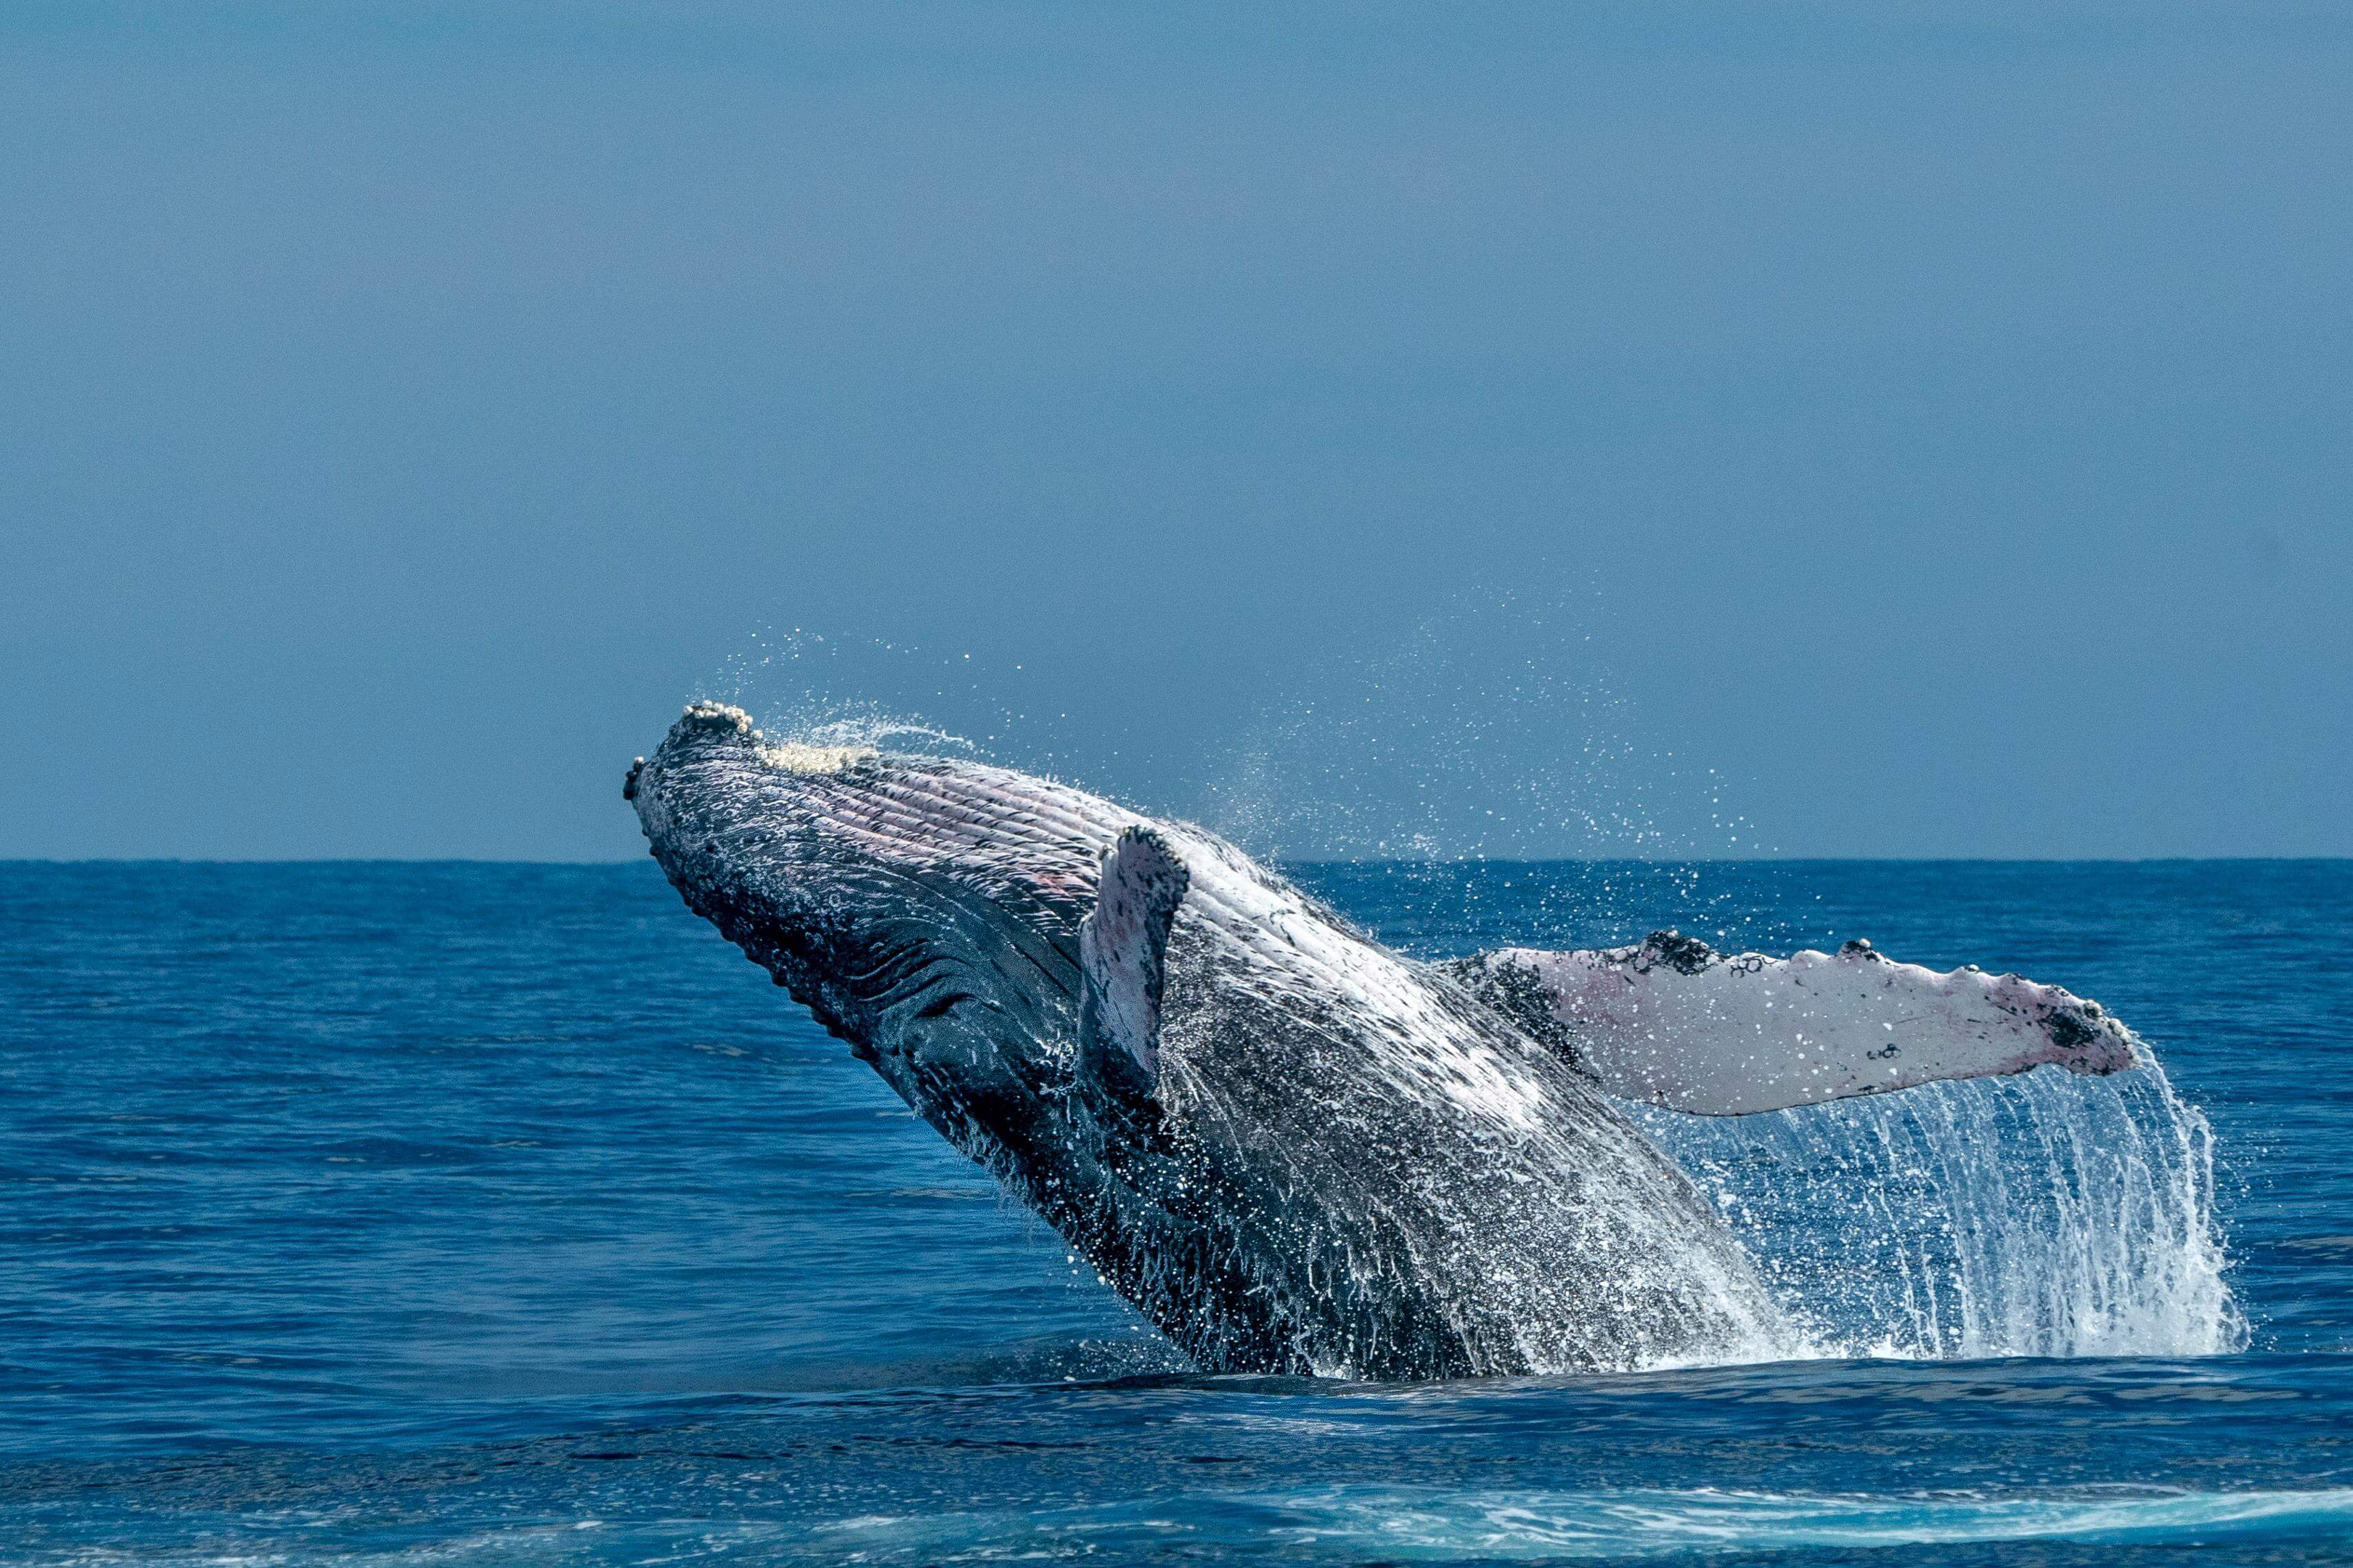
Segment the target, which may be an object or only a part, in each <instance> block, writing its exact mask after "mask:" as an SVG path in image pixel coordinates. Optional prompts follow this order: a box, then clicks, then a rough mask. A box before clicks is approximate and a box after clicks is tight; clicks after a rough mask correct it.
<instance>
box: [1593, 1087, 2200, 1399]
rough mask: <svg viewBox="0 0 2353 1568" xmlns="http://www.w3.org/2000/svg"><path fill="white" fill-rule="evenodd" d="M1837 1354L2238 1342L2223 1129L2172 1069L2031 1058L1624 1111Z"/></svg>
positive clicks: (2060, 1350) (1992, 1353) (2183, 1347)
mask: <svg viewBox="0 0 2353 1568" xmlns="http://www.w3.org/2000/svg"><path fill="white" fill-rule="evenodd" d="M1634 1114H1635V1115H1636V1118H1637V1120H1639V1121H1641V1124H1642V1126H1643V1128H1644V1130H1645V1131H1648V1132H1649V1133H1650V1134H1651V1137H1652V1138H1653V1139H1655V1140H1656V1141H1657V1142H1659V1144H1660V1145H1661V1146H1662V1148H1664V1149H1666V1150H1667V1151H1668V1152H1670V1153H1671V1154H1672V1155H1673V1156H1674V1157H1675V1158H1676V1159H1677V1160H1678V1161H1679V1162H1680V1163H1682V1164H1683V1168H1684V1169H1685V1170H1686V1171H1688V1172H1689V1173H1691V1175H1692V1176H1693V1178H1694V1180H1696V1181H1697V1182H1698V1183H1699V1184H1700V1185H1701V1187H1702V1188H1703V1189H1704V1190H1705V1191H1707V1192H1709V1193H1711V1194H1714V1195H1715V1200H1716V1203H1717V1205H1718V1207H1719V1209H1720V1210H1721V1211H1722V1213H1723V1215H1724V1217H1725V1221H1726V1222H1727V1223H1728V1224H1729V1225H1730V1226H1732V1228H1733V1231H1734V1233H1735V1234H1736V1235H1737V1236H1738V1237H1740V1239H1741V1241H1742V1243H1743V1245H1745V1246H1746V1247H1747V1248H1748V1250H1749V1252H1750V1253H1751V1255H1752V1256H1753V1257H1754V1258H1756V1260H1757V1265H1758V1268H1759V1269H1760V1270H1761V1271H1762V1272H1763V1273H1764V1275H1765V1277H1766V1278H1767V1280H1768V1281H1769V1282H1770V1283H1771V1285H1772V1286H1773V1289H1774V1291H1775V1294H1776V1296H1777V1297H1778V1299H1779V1300H1780V1302H1781V1304H1782V1306H1783V1309H1784V1310H1786V1311H1788V1313H1789V1315H1790V1316H1791V1318H1792V1319H1793V1320H1794V1321H1797V1322H1798V1323H1799V1324H1800V1325H1801V1327H1802V1328H1803V1329H1804V1331H1806V1332H1807V1333H1808V1335H1809V1336H1810V1338H1811V1339H1812V1340H1813V1342H1814V1343H1815V1345H1816V1346H1817V1348H1818V1349H1820V1351H1821V1352H1822V1353H1824V1354H1830V1355H1857V1356H1884V1357H1894V1358H1906V1359H1966V1360H1976V1359H1983V1358H1990V1357H2000V1356H2082V1355H2158V1356H2194V1355H2215V1354H2221V1353H2224V1352H2231V1351H2235V1350H2239V1349H2242V1348H2243V1346H2244V1344H2245V1342H2246V1337H2247V1330H2246V1324H2245V1321H2244V1318H2243V1317H2242V1314H2241V1313H2240V1311H2239V1309H2238V1306H2237V1303H2236V1302H2235V1301H2234V1300H2232V1294H2231V1289H2230V1287H2229V1285H2228V1284H2227V1282H2226V1281H2225V1279H2224V1275H2223V1269H2224V1262H2225V1255H2224V1249H2223V1245H2222V1237H2221V1230H2220V1228H2219V1226H2218V1225H2217V1223H2216V1221H2215V1218H2214V1212H2213V1195H2214V1163H2213V1133H2212V1130H2211V1127H2210V1126H2209V1124H2208V1122H2207V1120H2206V1117H2205V1115H2204V1113H2203V1112H2201V1111H2200V1110H2199V1109H2198V1108H2197V1107H2196V1106H2193V1105H2190V1104H2189V1103H2188V1102H2186V1101H2184V1100H2182V1099H2181V1098H2180V1097H2179V1096H2178V1095H2177V1094H2175V1093H2174V1090H2173V1086H2172V1085H2171V1083H2170V1082H2168V1080H2167V1079H2166V1076H2165V1072H2164V1069H2163V1068H2160V1067H2158V1066H2157V1065H2156V1064H2155V1063H2154V1061H2152V1062H2151V1063H2150V1064H2149V1065H2148V1066H2147V1067H2144V1068H2138V1069H2136V1070H2134V1071H2132V1072H2128V1073H2125V1074H2121V1075H2119V1076H2118V1077H2116V1078H2114V1079H2085V1078H2078V1077H2075V1076H2073V1075H2071V1074H2068V1073H2065V1072H2062V1071H2059V1070H2057V1069H2055V1068H2041V1069H2038V1070H2037V1071H2034V1072H2032V1073H2029V1074H2026V1075H2024V1076H2022V1077H2019V1078H2010V1079H1978V1080H1974V1081H1970V1082H1966V1083H1936V1084H1929V1085H1926V1086H1924V1087H1922V1088H1918V1089H1911V1090H1908V1091H1906V1092H1905V1093H1903V1094H1900V1095H1890V1096H1886V1097H1884V1098H1880V1099H1867V1100H1840V1101H1836V1102H1833V1103H1831V1104H1827V1105H1821V1106H1813V1107H1808V1108H1805V1109H1801V1110H1784V1111H1777V1112H1773V1113H1769V1114H1767V1115H1761V1116H1745V1117H1735V1118H1725V1119H1708V1118H1700V1117H1690V1116H1679V1115H1674V1114H1672V1113H1670V1112H1664V1111H1659V1110H1650V1109H1648V1108H1634Z"/></svg>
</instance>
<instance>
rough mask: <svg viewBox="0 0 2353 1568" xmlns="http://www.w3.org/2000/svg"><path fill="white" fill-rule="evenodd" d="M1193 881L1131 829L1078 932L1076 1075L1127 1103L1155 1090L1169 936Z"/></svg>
mask: <svg viewBox="0 0 2353 1568" xmlns="http://www.w3.org/2000/svg"><path fill="white" fill-rule="evenodd" d="M1191 881H1192V878H1191V874H1190V873H1189V872H1187V870H1186V868H1185V864H1184V862H1183V861H1181V860H1179V859H1178V858H1176V852H1175V851H1174V850H1172V849H1171V848H1169V847H1168V843H1167V840H1166V839H1164V838H1163V837H1161V836H1160V835H1159V834H1157V833H1155V832H1154V831H1153V830H1152V829H1151V828H1148V827H1142V826H1137V827H1131V828H1129V829H1128V830H1127V831H1126V832H1124V833H1123V834H1121V835H1120V836H1119V842H1118V843H1116V844H1114V845H1113V847H1112V848H1111V850H1110V851H1109V852H1108V853H1107V854H1105V855H1104V856H1103V873H1102V876H1101V879H1100V880H1099V882H1098V884H1097V888H1096V892H1095V907H1094V909H1093V910H1092V911H1091V912H1090V913H1089V914H1088V915H1087V917H1086V919H1085V920H1084V921H1082V923H1081V924H1080V926H1079V971H1080V980H1081V985H1082V990H1081V993H1080V1000H1079V1073H1080V1076H1081V1078H1082V1080H1085V1081H1087V1082H1089V1083H1090V1084H1092V1086H1093V1087H1095V1088H1097V1089H1100V1090H1102V1091H1104V1092H1107V1093H1110V1094H1113V1095H1114V1096H1116V1097H1119V1098H1123V1099H1128V1100H1141V1099H1144V1098H1145V1097H1148V1096H1149V1095H1151V1094H1152V1093H1153V1091H1154V1090H1155V1089H1158V1087H1159V1085H1160V1002H1161V996H1162V994H1163V992H1164V991H1165V990H1166V986H1167V984H1168V931H1169V928H1170V927H1171V926H1172V925H1173V924H1174V923H1175V921H1176V908H1177V906H1178V905H1179V904H1181V903H1183V902H1184V900H1185V893H1186V889H1187V888H1188V887H1189V886H1190V885H1191Z"/></svg>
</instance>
